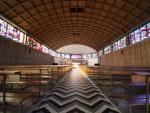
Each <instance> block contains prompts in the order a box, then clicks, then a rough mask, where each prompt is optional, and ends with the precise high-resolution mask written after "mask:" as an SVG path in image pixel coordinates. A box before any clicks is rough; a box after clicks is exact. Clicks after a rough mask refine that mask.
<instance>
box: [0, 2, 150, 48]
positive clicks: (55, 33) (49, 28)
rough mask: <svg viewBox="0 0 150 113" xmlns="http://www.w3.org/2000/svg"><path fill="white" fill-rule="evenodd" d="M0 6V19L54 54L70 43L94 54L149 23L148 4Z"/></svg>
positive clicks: (149, 5)
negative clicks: (87, 48)
mask: <svg viewBox="0 0 150 113" xmlns="http://www.w3.org/2000/svg"><path fill="white" fill-rule="evenodd" d="M0 6H1V8H0V13H1V14H2V15H3V16H5V17H6V18H8V19H10V20H12V21H13V22H14V23H16V24H17V25H19V26H20V27H22V28H23V29H25V30H26V31H27V32H28V33H29V34H32V35H33V36H34V37H36V38H37V39H39V40H40V41H42V42H43V43H45V44H47V45H48V46H50V47H51V48H53V49H55V50H57V49H58V48H60V47H62V46H65V45H69V44H74V43H77V44H84V45H87V46H90V47H92V48H94V49H96V50H98V49H100V47H102V46H104V45H106V44H108V43H110V42H112V41H113V40H115V39H116V38H117V37H119V36H121V35H123V34H124V33H126V32H128V31H129V30H130V29H132V28H134V27H136V26H137V25H139V24H141V23H142V22H144V21H147V20H149V19H150V18H149V17H150V1H149V0H1V1H0ZM70 8H82V9H81V10H82V11H80V12H71V9H70ZM76 10H77V9H76Z"/></svg>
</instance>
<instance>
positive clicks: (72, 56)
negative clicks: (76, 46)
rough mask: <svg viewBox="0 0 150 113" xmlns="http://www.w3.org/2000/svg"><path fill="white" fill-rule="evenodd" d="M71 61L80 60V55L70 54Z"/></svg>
mask: <svg viewBox="0 0 150 113" xmlns="http://www.w3.org/2000/svg"><path fill="white" fill-rule="evenodd" d="M71 58H72V59H81V58H82V55H81V54H71Z"/></svg>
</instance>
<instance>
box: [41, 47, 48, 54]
mask: <svg viewBox="0 0 150 113" xmlns="http://www.w3.org/2000/svg"><path fill="white" fill-rule="evenodd" d="M42 52H44V53H49V49H48V47H46V46H44V45H42Z"/></svg>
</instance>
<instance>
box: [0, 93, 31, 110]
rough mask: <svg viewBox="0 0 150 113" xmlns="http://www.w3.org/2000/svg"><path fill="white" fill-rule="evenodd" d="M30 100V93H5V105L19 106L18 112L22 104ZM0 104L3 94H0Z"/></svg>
mask: <svg viewBox="0 0 150 113" xmlns="http://www.w3.org/2000/svg"><path fill="white" fill-rule="evenodd" d="M29 98H32V93H6V103H9V104H17V105H18V106H19V112H18V113H21V112H22V107H23V103H24V102H25V101H26V100H27V99H29ZM0 103H3V94H2V93H0Z"/></svg>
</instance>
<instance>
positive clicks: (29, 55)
mask: <svg viewBox="0 0 150 113" xmlns="http://www.w3.org/2000/svg"><path fill="white" fill-rule="evenodd" d="M53 62H54V58H53V57H52V56H50V55H48V54H45V53H42V52H40V51H37V50H35V49H32V48H30V47H28V46H25V45H22V44H19V43H16V42H14V41H12V40H9V39H5V38H2V37H0V65H36V64H37V65H38V64H52V63H53Z"/></svg>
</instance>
